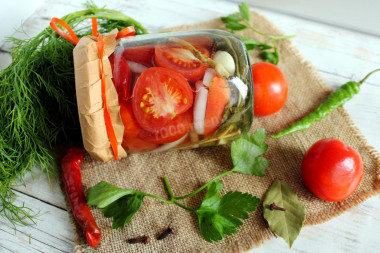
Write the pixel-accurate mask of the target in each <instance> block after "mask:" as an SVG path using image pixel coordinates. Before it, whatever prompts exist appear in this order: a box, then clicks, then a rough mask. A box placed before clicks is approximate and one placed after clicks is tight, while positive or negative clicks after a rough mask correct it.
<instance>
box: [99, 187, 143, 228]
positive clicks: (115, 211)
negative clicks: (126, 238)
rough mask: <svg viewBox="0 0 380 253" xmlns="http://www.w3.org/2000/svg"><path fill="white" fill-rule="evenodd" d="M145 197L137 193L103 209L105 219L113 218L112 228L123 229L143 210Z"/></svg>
mask: <svg viewBox="0 0 380 253" xmlns="http://www.w3.org/2000/svg"><path fill="white" fill-rule="evenodd" d="M144 197H145V195H144V194H140V193H135V194H131V195H125V196H124V197H122V198H120V199H118V200H116V201H115V202H113V203H111V204H110V205H108V206H106V207H105V208H103V209H102V212H103V214H104V216H105V217H108V218H113V222H112V228H114V229H116V228H121V229H123V228H124V226H125V224H127V223H129V222H130V221H131V219H132V217H133V215H135V214H136V213H137V212H138V211H139V210H140V208H141V206H142V204H143V200H144Z"/></svg>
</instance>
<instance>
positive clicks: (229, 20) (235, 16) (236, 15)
mask: <svg viewBox="0 0 380 253" xmlns="http://www.w3.org/2000/svg"><path fill="white" fill-rule="evenodd" d="M221 19H222V21H223V22H224V23H234V22H235V23H236V22H239V21H241V20H243V18H242V17H241V16H240V14H239V13H233V14H230V15H228V16H226V17H221Z"/></svg>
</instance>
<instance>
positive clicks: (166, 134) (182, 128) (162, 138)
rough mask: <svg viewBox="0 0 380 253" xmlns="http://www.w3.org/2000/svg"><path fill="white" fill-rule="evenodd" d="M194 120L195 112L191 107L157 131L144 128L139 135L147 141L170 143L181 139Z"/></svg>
mask: <svg viewBox="0 0 380 253" xmlns="http://www.w3.org/2000/svg"><path fill="white" fill-rule="evenodd" d="M192 122H193V113H192V110H191V109H189V110H187V111H186V112H184V113H182V114H179V115H177V116H176V117H175V118H174V119H172V120H170V121H169V122H168V123H167V124H166V125H165V126H163V127H162V128H160V129H159V130H157V131H156V132H149V131H146V130H142V131H141V132H140V133H139V137H140V138H141V139H143V140H145V141H148V142H152V143H159V144H164V143H170V142H173V141H176V140H179V139H180V138H181V137H183V136H184V135H185V134H187V132H189V130H190V126H191V123H192Z"/></svg>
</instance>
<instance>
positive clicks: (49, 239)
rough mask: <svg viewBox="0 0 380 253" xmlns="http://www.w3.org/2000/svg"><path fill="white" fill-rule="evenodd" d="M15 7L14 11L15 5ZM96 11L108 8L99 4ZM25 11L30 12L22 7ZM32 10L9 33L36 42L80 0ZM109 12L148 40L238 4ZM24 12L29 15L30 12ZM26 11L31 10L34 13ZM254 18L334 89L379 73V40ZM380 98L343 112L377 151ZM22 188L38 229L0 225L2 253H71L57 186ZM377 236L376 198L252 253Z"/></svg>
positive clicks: (347, 248) (2, 50)
mask: <svg viewBox="0 0 380 253" xmlns="http://www.w3.org/2000/svg"><path fill="white" fill-rule="evenodd" d="M14 2H15V4H17V1H14ZM95 3H97V4H99V5H100V6H103V5H104V3H103V2H102V1H95ZM23 4H24V5H27V3H25V1H23ZM30 5H32V4H31V3H30ZM35 7H36V9H35V10H34V11H32V13H30V14H31V15H30V16H29V17H25V18H23V19H22V20H16V21H14V19H13V23H12V24H10V25H12V26H14V27H15V28H17V27H18V28H19V25H20V24H21V23H22V24H23V30H24V31H26V32H27V35H28V36H33V35H35V34H37V33H38V32H40V31H41V30H42V29H43V28H44V27H46V26H48V23H49V20H50V19H51V18H52V17H54V16H55V17H61V16H63V15H65V14H67V13H69V12H72V11H76V10H80V9H82V4H81V2H80V1H75V0H67V1H58V0H45V1H43V2H42V3H40V4H39V5H38V6H35ZM107 7H108V8H112V9H117V10H120V11H123V12H124V13H125V14H127V15H129V16H131V17H133V18H135V19H136V20H138V21H139V22H141V23H142V24H143V25H144V26H145V27H146V28H147V29H148V31H149V32H157V31H160V30H163V29H165V28H169V27H172V26H179V25H183V24H193V23H197V22H202V21H206V20H209V19H212V18H217V17H220V16H224V15H227V14H230V13H232V12H235V11H237V3H236V2H232V1H216V0H193V1H186V2H185V1H180V0H166V1H153V0H129V1H121V0H114V1H108V3H107ZM19 8H24V9H28V6H19ZM368 8H371V7H370V6H368ZM29 10H33V8H32V7H29ZM255 10H256V11H257V12H259V13H261V14H263V15H264V16H266V17H267V18H268V19H270V20H271V21H272V22H273V23H274V24H276V26H277V27H279V28H280V29H281V30H282V31H283V32H284V33H285V34H293V35H295V36H296V37H295V38H294V39H293V43H294V45H295V46H296V47H297V48H298V49H299V50H300V52H301V54H302V55H303V56H304V58H305V60H308V61H310V62H312V64H313V65H314V66H316V68H317V69H318V71H319V72H320V73H321V75H322V77H323V78H324V79H325V80H326V82H327V83H328V84H329V85H330V86H331V87H332V88H334V89H335V88H337V87H339V86H340V85H342V84H343V83H345V82H347V81H350V80H355V81H359V80H360V79H361V78H362V77H364V76H365V75H366V74H367V73H368V72H370V71H371V70H373V69H375V68H379V67H380V51H379V48H380V37H377V36H372V35H368V34H365V33H361V32H355V31H351V30H345V29H343V28H338V27H335V26H332V25H328V24H322V23H317V22H314V21H310V20H309V19H306V18H305V19H303V18H299V17H294V16H290V15H286V14H281V13H278V12H275V11H268V10H264V9H260V8H255ZM0 14H1V16H2V20H11V18H7V17H10V16H12V13H7V12H6V11H4V9H2V10H1V11H0ZM12 35H13V34H7V35H6V36H12ZM17 36H20V35H17ZM21 36H22V37H25V36H26V35H21ZM2 39H3V38H0V40H2ZM10 46H11V45H9V44H8V43H1V42H0V68H4V67H6V66H7V65H8V64H9V63H10V61H11V58H10V54H9V52H10V49H9V48H10ZM379 97H380V74H377V75H374V76H373V77H371V78H370V79H369V80H368V81H367V82H366V83H365V84H364V85H363V86H362V88H361V91H360V93H359V94H358V95H357V96H356V97H354V98H353V100H352V101H350V102H349V103H347V104H346V105H345V108H346V109H347V110H348V112H349V114H350V115H351V116H352V118H353V120H354V122H355V124H356V125H357V126H358V127H359V129H360V130H361V131H362V133H363V134H364V136H366V138H367V139H368V141H369V143H370V144H371V145H372V146H374V147H375V148H376V149H377V150H380V135H379V134H378V131H379V129H380V99H379ZM25 182H26V187H24V186H19V187H15V188H14V191H15V192H16V194H17V196H18V197H17V200H16V201H17V203H19V204H22V203H25V205H27V206H28V207H30V208H32V209H33V210H35V211H36V212H40V216H39V219H38V220H37V224H35V225H32V226H25V227H16V228H14V227H13V226H12V225H11V224H9V223H8V222H7V221H5V220H3V219H0V238H1V240H0V252H73V246H74V241H73V240H74V239H73V231H72V227H71V224H70V222H69V217H68V215H67V212H66V207H65V203H64V197H63V194H62V192H61V190H60V188H59V185H58V182H57V181H54V180H53V181H51V182H50V183H49V181H48V179H47V178H46V176H45V175H44V174H39V173H35V174H34V176H33V177H32V176H30V175H29V176H27V177H26V180H25ZM379 233H380V196H377V197H373V198H371V199H369V200H367V201H365V202H364V203H363V204H361V205H360V206H358V207H356V208H353V209H351V210H349V211H347V212H345V213H344V214H342V215H341V216H339V217H337V218H334V219H333V220H331V221H329V222H326V223H324V224H320V225H315V226H307V227H305V228H304V229H303V230H302V231H301V234H300V236H299V238H298V239H297V240H296V242H295V243H294V245H293V248H292V249H291V250H289V249H288V248H287V245H286V243H285V242H284V241H283V240H282V239H281V238H272V239H271V240H269V241H267V242H265V243H264V244H263V245H262V246H261V247H259V248H257V249H253V250H252V252H367V253H368V252H380V241H379V240H378V234H379Z"/></svg>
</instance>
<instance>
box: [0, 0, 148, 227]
mask: <svg viewBox="0 0 380 253" xmlns="http://www.w3.org/2000/svg"><path fill="white" fill-rule="evenodd" d="M86 8H87V9H86V10H83V11H78V12H74V13H71V14H68V15H66V16H64V17H62V18H61V19H62V20H64V21H65V22H66V23H68V24H69V25H70V26H71V27H72V28H73V29H74V31H75V32H76V34H77V35H78V36H84V35H87V34H91V23H90V22H83V21H85V20H87V19H89V18H92V17H97V18H98V25H99V32H102V33H105V32H109V31H110V30H112V29H113V28H118V29H122V28H125V27H127V26H130V25H133V26H134V27H135V30H136V34H144V33H147V31H146V30H145V28H144V27H143V26H142V25H141V24H140V23H138V22H137V21H136V20H134V19H132V18H130V17H128V16H126V15H124V14H123V13H121V12H118V11H114V10H109V9H104V8H98V7H97V6H95V5H94V4H93V3H91V2H89V3H87V4H86ZM9 40H10V41H11V42H12V43H13V47H12V63H11V64H10V65H9V66H8V67H7V68H5V69H4V70H2V72H0V99H1V100H0V101H1V103H0V118H1V119H2V120H1V121H0V156H1V160H0V216H2V217H3V218H5V219H8V220H9V221H10V222H11V223H12V224H13V225H16V224H29V223H31V222H32V223H34V220H33V219H34V217H35V215H36V214H35V213H33V210H31V209H30V208H28V207H26V206H25V205H24V204H22V205H16V204H15V203H14V200H15V193H14V192H13V191H12V187H13V186H15V184H16V182H17V181H19V182H21V183H22V184H24V182H23V177H24V175H25V173H26V172H28V171H31V172H33V170H34V168H35V166H39V167H40V169H41V171H42V172H45V173H47V175H48V178H49V179H50V178H51V177H52V175H57V174H58V169H57V168H58V164H59V163H58V159H57V157H56V156H55V155H54V154H53V149H54V147H56V146H57V145H59V144H62V143H65V142H67V141H69V140H71V141H73V142H78V141H80V140H81V137H80V126H79V120H78V112H77V107H76V98H75V85H74V84H75V83H74V64H73V56H72V50H73V48H74V46H73V45H72V44H70V43H69V42H67V41H66V40H64V39H63V38H60V37H59V36H58V35H57V34H56V33H55V32H54V31H53V30H52V29H51V28H50V27H48V28H46V29H44V30H43V31H42V32H41V33H39V34H38V35H37V36H35V37H33V38H29V39H25V40H21V39H17V38H9Z"/></svg>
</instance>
